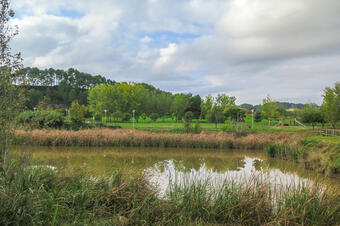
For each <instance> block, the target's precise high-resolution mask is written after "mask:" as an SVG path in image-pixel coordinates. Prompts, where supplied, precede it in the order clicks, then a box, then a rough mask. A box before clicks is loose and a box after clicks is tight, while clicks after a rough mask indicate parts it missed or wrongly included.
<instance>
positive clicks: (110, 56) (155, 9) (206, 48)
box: [11, 0, 340, 104]
mask: <svg viewBox="0 0 340 226" xmlns="http://www.w3.org/2000/svg"><path fill="white" fill-rule="evenodd" d="M12 8H13V9H14V11H15V12H16V16H15V18H14V19H13V20H12V21H11V23H13V24H16V25H18V26H19V35H17V36H16V37H15V39H14V40H13V41H12V48H13V50H15V51H20V52H21V53H22V55H23V58H24V66H29V67H38V68H41V69H44V68H50V67H52V68H56V69H67V68H70V67H73V68H76V69H78V70H79V71H82V72H87V73H91V74H94V75H95V74H100V75H103V76H105V77H107V78H110V79H113V80H115V81H118V82H120V81H135V82H145V83H149V84H152V85H154V86H155V87H157V88H160V89H163V90H166V91H170V92H174V93H179V92H183V93H189V92H190V93H193V94H195V95H196V94H200V95H201V96H202V97H204V96H206V95H208V94H212V95H216V94H218V93H226V94H227V95H233V96H235V97H236V98H237V101H236V102H237V103H238V104H241V103H250V104H259V103H261V102H262V99H263V98H265V97H266V96H267V95H270V96H271V98H272V99H274V100H276V101H288V102H294V103H306V102H310V101H312V102H315V103H317V104H320V103H321V102H322V93H323V90H324V88H325V87H326V86H329V87H332V86H333V85H334V83H335V82H336V81H340V13H339V12H340V1H339V0H285V1H282V0H209V1H208V0H124V1H122V0H101V1H95V0H58V1H50V0H12Z"/></svg>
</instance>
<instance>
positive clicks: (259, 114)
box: [254, 111, 263, 122]
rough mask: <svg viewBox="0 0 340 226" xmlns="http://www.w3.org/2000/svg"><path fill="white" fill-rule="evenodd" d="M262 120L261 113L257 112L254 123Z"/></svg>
mask: <svg viewBox="0 0 340 226" xmlns="http://www.w3.org/2000/svg"><path fill="white" fill-rule="evenodd" d="M262 119H263V117H262V113H261V111H256V112H255V115H254V121H255V122H262Z"/></svg>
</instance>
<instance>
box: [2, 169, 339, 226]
mask: <svg viewBox="0 0 340 226" xmlns="http://www.w3.org/2000/svg"><path fill="white" fill-rule="evenodd" d="M145 178H146V177H145V175H138V176H136V177H126V176H124V175H123V174H122V173H121V172H119V171H117V172H114V173H113V174H112V176H111V177H105V178H91V177H86V176H85V175H84V174H82V172H78V173H77V174H71V175H70V174H69V173H64V172H62V171H60V172H58V171H56V170H54V169H49V168H46V167H35V168H32V167H27V166H25V165H23V164H17V165H15V164H13V163H12V164H10V166H9V167H7V168H6V169H5V170H3V171H0V203H1V207H0V225H50V224H52V225H337V224H339V222H340V194H339V191H331V190H327V189H326V190H325V189H322V188H320V187H319V186H314V187H310V186H304V185H302V186H301V187H299V188H296V189H293V188H292V189H287V190H286V191H285V192H282V193H281V195H280V198H279V199H277V200H276V201H275V202H273V193H272V192H271V190H270V189H269V187H270V186H269V185H268V183H267V182H260V180H256V179H255V180H254V181H253V182H252V183H248V184H245V185H244V184H243V185H240V184H237V183H233V182H230V183H225V184H224V185H223V186H221V187H220V188H218V189H211V187H209V184H208V183H206V182H204V181H203V182H199V181H197V182H196V183H191V184H190V185H189V186H182V185H181V184H176V183H175V184H173V185H172V187H171V188H170V191H169V192H168V193H167V194H166V195H167V198H166V199H162V198H159V196H158V195H157V193H156V192H155V191H154V190H153V189H152V186H150V185H149V184H148V182H147V180H146V179H145Z"/></svg>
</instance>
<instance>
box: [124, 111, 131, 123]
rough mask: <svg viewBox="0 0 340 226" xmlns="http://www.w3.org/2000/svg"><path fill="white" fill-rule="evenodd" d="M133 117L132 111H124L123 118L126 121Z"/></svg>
mask: <svg viewBox="0 0 340 226" xmlns="http://www.w3.org/2000/svg"><path fill="white" fill-rule="evenodd" d="M131 117H132V115H131V114H130V113H124V114H123V117H122V119H123V121H124V122H128V121H129V120H130V119H131Z"/></svg>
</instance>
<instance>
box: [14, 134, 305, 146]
mask: <svg viewBox="0 0 340 226" xmlns="http://www.w3.org/2000/svg"><path fill="white" fill-rule="evenodd" d="M302 138H303V136H301V135H300V134H292V133H285V132H279V133H256V134H248V135H247V136H241V137H237V136H235V135H233V134H231V133H223V132H220V133H205V132H202V133H200V134H154V133H149V132H146V131H138V130H124V129H117V130H109V129H99V130H98V129H96V130H80V131H65V130H33V131H24V130H18V131H16V132H15V136H14V139H13V143H14V144H19V145H42V146H118V147H185V148H245V149H263V148H264V147H265V146H266V145H268V144H269V143H271V142H273V141H278V142H282V143H285V142H292V141H294V142H298V141H300V140H301V139H302Z"/></svg>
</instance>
